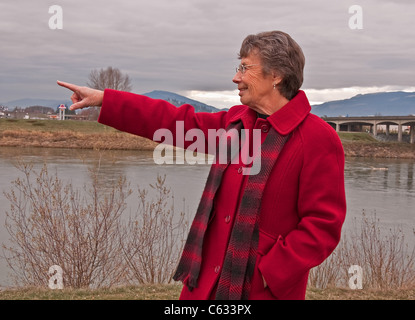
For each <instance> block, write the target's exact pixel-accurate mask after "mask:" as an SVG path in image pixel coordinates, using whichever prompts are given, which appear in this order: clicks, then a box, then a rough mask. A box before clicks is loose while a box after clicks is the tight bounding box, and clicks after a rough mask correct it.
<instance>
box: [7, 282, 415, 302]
mask: <svg viewBox="0 0 415 320" xmlns="http://www.w3.org/2000/svg"><path fill="white" fill-rule="evenodd" d="M180 290H181V285H143V286H131V287H119V288H111V289H97V290H90V289H63V290H51V289H48V288H20V289H8V290H3V291H0V300H177V299H178V298H179V295H180ZM414 299H415V288H412V289H404V290H365V289H362V290H351V289H343V288H328V289H315V288H309V289H308V290H307V294H306V300H414Z"/></svg>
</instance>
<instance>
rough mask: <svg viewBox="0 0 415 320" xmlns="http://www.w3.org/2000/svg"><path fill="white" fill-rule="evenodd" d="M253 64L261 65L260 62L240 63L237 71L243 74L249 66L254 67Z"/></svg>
mask: <svg viewBox="0 0 415 320" xmlns="http://www.w3.org/2000/svg"><path fill="white" fill-rule="evenodd" d="M253 66H259V64H248V65H246V64H240V65H239V66H237V67H236V73H238V72H240V73H242V74H245V72H246V70H247V67H253Z"/></svg>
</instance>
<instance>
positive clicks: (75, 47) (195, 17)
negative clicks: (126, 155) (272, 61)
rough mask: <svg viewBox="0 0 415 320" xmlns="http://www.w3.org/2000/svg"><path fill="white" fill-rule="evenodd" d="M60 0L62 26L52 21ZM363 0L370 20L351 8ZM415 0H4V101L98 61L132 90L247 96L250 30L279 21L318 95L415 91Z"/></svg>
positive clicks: (33, 94) (62, 93)
mask: <svg viewBox="0 0 415 320" xmlns="http://www.w3.org/2000/svg"><path fill="white" fill-rule="evenodd" d="M51 5H59V6H61V8H62V12H63V29H61V30H59V29H56V30H51V29H50V28H49V20H50V18H51V17H52V16H53V14H52V13H49V7H50V6H51ZM352 5H360V6H361V8H362V12H363V16H362V21H363V29H351V28H350V27H349V20H350V19H351V18H353V13H349V8H350V7H351V6H352ZM414 20H415V1H413V0H395V1H392V0H354V1H349V0H337V1H333V0H314V1H305V0H284V1H280V0H255V1H252V0H238V1H235V0H206V1H205V0H203V1H202V0H176V1H173V0H151V1H150V0H145V1H142V0H129V1H126V0H118V1H108V0H101V1H97V0H94V1H92V0H56V1H54V2H53V1H50V0H48V1H46V0H2V2H1V3H0V43H1V47H0V102H7V101H10V100H15V99H21V98H43V99H65V100H66V99H67V98H69V96H70V93H69V92H68V91H66V90H65V89H63V88H60V87H58V86H57V85H56V80H62V81H67V82H73V83H76V84H79V85H85V84H86V81H87V78H88V75H89V73H90V71H91V70H93V69H100V68H106V67H108V66H112V67H115V68H119V69H120V70H121V71H122V72H124V73H127V74H128V75H129V76H130V78H131V80H132V85H133V92H135V93H145V92H149V91H152V90H167V91H173V92H176V93H179V94H184V95H187V96H189V97H191V98H196V99H198V100H200V101H203V102H206V103H209V104H212V105H215V106H217V107H230V106H231V105H233V104H236V103H238V95H237V93H236V92H235V91H234V90H235V88H236V85H235V84H233V83H232V78H233V76H234V73H235V72H234V70H235V66H236V65H237V64H239V60H238V59H237V53H238V51H239V48H240V45H241V42H242V41H243V39H244V38H245V37H246V36H247V35H248V34H252V33H258V32H261V31H268V30H282V31H285V32H287V33H289V34H290V35H291V36H292V37H293V38H294V39H295V40H296V41H297V42H298V43H299V44H300V46H301V47H302V48H303V51H304V53H305V55H306V68H305V82H304V85H303V89H304V90H305V91H306V93H307V95H308V96H309V99H310V101H312V102H313V103H316V102H323V101H328V100H333V99H338V98H345V97H349V96H352V95H354V94H357V93H366V92H376V91H397V90H406V91H415V82H414V79H415V77H414V74H415V27H414V22H413V21H414Z"/></svg>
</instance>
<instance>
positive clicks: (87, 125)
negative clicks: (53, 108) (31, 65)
mask: <svg viewBox="0 0 415 320" xmlns="http://www.w3.org/2000/svg"><path fill="white" fill-rule="evenodd" d="M0 146H8V147H47V148H77V149H100V150H152V149H153V148H154V146H155V143H154V142H152V141H149V140H148V139H144V138H141V137H137V136H134V135H131V134H128V133H125V132H120V131H118V130H115V129H113V128H110V127H107V126H104V125H102V124H99V123H97V122H94V121H72V120H71V121H56V120H12V119H0Z"/></svg>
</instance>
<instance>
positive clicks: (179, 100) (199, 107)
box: [143, 90, 224, 113]
mask: <svg viewBox="0 0 415 320" xmlns="http://www.w3.org/2000/svg"><path fill="white" fill-rule="evenodd" d="M143 95H144V96H147V97H150V98H153V99H161V100H165V101H168V102H170V103H171V104H173V105H175V106H176V107H180V106H181V105H183V104H190V105H192V106H193V107H194V108H195V111H196V112H210V113H213V112H218V111H221V110H224V109H217V108H215V107H212V106H209V105H207V104H204V103H202V102H199V101H196V100H192V99H189V98H186V97H184V96H181V95H179V94H176V93H173V92H169V91H161V90H155V91H151V92H148V93H144V94H143Z"/></svg>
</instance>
